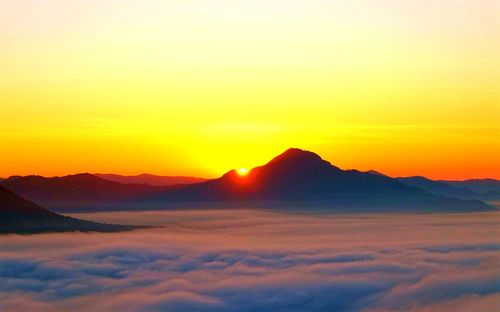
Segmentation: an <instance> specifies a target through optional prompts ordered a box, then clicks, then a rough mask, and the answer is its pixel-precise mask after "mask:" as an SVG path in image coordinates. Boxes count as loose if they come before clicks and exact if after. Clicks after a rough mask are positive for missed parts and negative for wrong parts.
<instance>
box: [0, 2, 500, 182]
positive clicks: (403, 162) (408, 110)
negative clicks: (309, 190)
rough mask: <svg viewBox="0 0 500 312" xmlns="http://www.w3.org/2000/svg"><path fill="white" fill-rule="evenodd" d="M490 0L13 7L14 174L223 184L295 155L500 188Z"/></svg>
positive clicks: (7, 71)
mask: <svg viewBox="0 0 500 312" xmlns="http://www.w3.org/2000/svg"><path fill="white" fill-rule="evenodd" d="M499 16H500V7H499V5H498V4H497V2H496V1H494V0H477V1H466V0H441V1H421V0H409V1H399V0H378V1H375V0H364V1H361V0H357V1H356V0H352V1H347V0H345V1H327V0H318V1H297V0H290V1H278V0H269V1H256V0H255V1H251V0H247V1H234V0H214V1H201V0H198V1H196V0H183V1H180V0H179V1H175V0H174V1H159V0H158V1H147V2H142V1H128V0H121V1H118V0H110V1H97V0H74V1H65V0H51V1H42V0H40V1H35V0H19V1H6V0H0V46H1V47H0V73H1V74H0V129H1V133H0V176H3V177H5V176H9V175H13V174H21V175H26V174H41V175H47V176H52V175H64V174H69V173H76V172H113V173H121V174H138V173H143V172H149V173H155V174H164V175H195V176H204V177H216V176H218V175H221V174H222V173H224V172H225V171H227V170H229V169H231V168H240V167H248V168H250V167H253V166H255V165H260V164H262V163H265V162H266V161H268V160H269V159H270V158H271V157H273V156H275V155H276V154H278V153H280V152H282V151H284V150H285V149H286V148H288V147H300V148H304V149H309V150H312V151H315V152H317V153H318V154H320V155H322V156H323V157H324V158H325V159H327V160H329V161H331V162H332V163H333V164H335V165H337V166H339V167H341V168H357V169H360V170H369V169H376V170H379V171H381V172H384V173H386V174H389V175H393V176H406V175H425V176H428V177H431V178H449V179H462V178H473V177H494V178H500V162H499V161H498V159H500V127H499V126H498V124H499V120H500V43H499V40H498V38H499V37H500V24H499V20H500V18H499Z"/></svg>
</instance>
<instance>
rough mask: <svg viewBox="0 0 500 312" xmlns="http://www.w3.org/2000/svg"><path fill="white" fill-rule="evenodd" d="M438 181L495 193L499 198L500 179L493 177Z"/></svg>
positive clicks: (481, 191) (471, 189)
mask: <svg viewBox="0 0 500 312" xmlns="http://www.w3.org/2000/svg"><path fill="white" fill-rule="evenodd" d="M439 182H442V183H446V184H448V185H451V186H454V187H457V188H462V189H468V190H470V191H473V192H476V193H490V194H492V195H493V194H496V196H497V198H500V196H499V195H500V180H495V179H470V180H464V181H448V180H440V181H439Z"/></svg>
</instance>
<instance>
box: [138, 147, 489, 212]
mask: <svg viewBox="0 0 500 312" xmlns="http://www.w3.org/2000/svg"><path fill="white" fill-rule="evenodd" d="M144 200H146V201H148V202H156V203H169V202H176V201H177V202H179V201H190V202H207V201H212V202H216V203H221V202H224V201H266V200H274V201H275V200H280V201H288V202H295V203H298V202H306V204H314V202H313V201H316V203H317V201H321V202H323V203H325V204H327V205H332V204H338V205H343V206H345V207H348V206H357V207H361V206H363V207H367V208H370V207H375V206H378V207H401V208H410V207H421V208H425V209H431V208H436V207H439V208H440V209H457V210H460V209H479V210H481V209H486V210H488V209H492V208H491V207H490V206H488V205H486V204H484V203H483V202H481V201H473V200H471V201H465V200H458V199H453V198H446V197H442V196H436V195H433V194H430V193H428V192H425V191H424V190H421V189H419V188H414V187H409V186H407V185H405V184H403V183H400V182H399V181H397V180H395V179H393V178H390V177H387V176H383V175H377V174H371V173H366V172H360V171H357V170H342V169H340V168H338V167H336V166H334V165H332V164H330V163H329V162H328V161H326V160H324V159H322V158H321V157H320V156H319V155H317V154H315V153H313V152H309V151H305V150H301V149H298V148H291V149H288V150H287V151H285V152H284V153H282V154H280V155H279V156H277V157H275V158H273V159H272V160H271V161H269V162H268V163H267V164H265V165H263V166H260V167H256V168H253V169H252V170H250V171H249V172H248V174H247V175H245V176H240V175H239V174H238V173H237V172H236V171H235V170H231V171H229V172H227V173H226V174H224V175H223V176H222V177H220V178H218V179H214V180H210V181H207V182H204V183H198V184H194V185H187V186H184V187H182V188H178V189H175V190H167V191H164V192H161V193H159V194H155V195H154V196H152V197H149V198H146V199H144Z"/></svg>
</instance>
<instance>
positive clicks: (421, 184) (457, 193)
mask: <svg viewBox="0 0 500 312" xmlns="http://www.w3.org/2000/svg"><path fill="white" fill-rule="evenodd" d="M396 180H398V181H399V182H401V183H403V184H406V185H408V186H411V187H418V188H421V189H423V190H425V191H427V192H429V193H432V194H435V195H440V196H447V197H454V198H460V199H478V200H493V199H495V198H499V196H498V195H499V194H498V193H495V192H493V191H490V192H475V191H472V190H470V189H467V188H459V187H455V186H454V185H460V184H458V183H457V184H448V183H445V182H442V181H434V180H430V179H427V178H425V177H420V176H415V177H404V178H396Z"/></svg>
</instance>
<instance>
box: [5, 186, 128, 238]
mask: <svg viewBox="0 0 500 312" xmlns="http://www.w3.org/2000/svg"><path fill="white" fill-rule="evenodd" d="M134 228H135V227H133V226H130V225H116V224H103V223H97V222H91V221H84V220H79V219H75V218H71V217H66V216H63V215H60V214H56V213H53V212H51V211H49V210H47V209H44V208H42V207H40V206H38V205H36V204H34V203H32V202H30V201H27V200H25V199H23V198H21V197H19V196H18V195H16V194H14V193H13V192H11V191H9V190H7V189H6V188H4V187H2V186H0V234H7V233H18V234H34V233H42V232H68V231H82V232H89V231H92V232H119V231H128V230H132V229H134Z"/></svg>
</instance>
